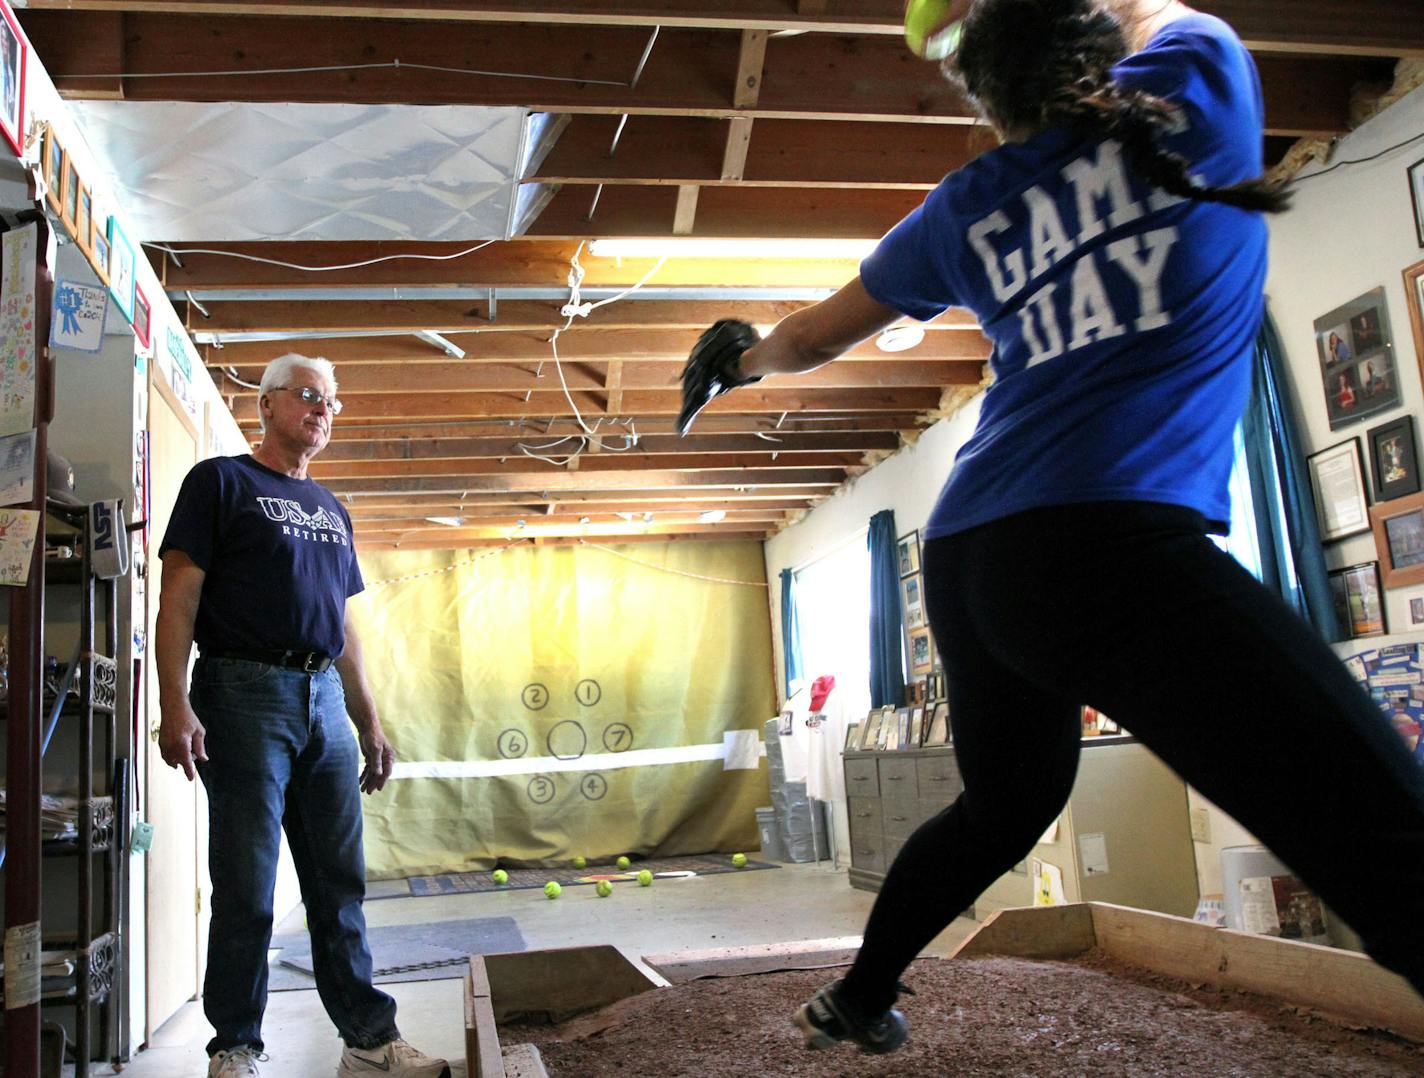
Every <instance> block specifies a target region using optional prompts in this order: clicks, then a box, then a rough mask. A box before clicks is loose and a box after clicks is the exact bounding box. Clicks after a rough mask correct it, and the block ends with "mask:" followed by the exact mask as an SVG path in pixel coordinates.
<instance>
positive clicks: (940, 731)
mask: <svg viewBox="0 0 1424 1078" xmlns="http://www.w3.org/2000/svg"><path fill="white" fill-rule="evenodd" d="M925 744H926V745H927V746H928V745H948V744H949V702H948V701H947V700H941V701H940V702H939V703H937V704H935V705H934V709H933V710H932V711H931V712H930V720H929V725H928V727H927V728H926V730H925Z"/></svg>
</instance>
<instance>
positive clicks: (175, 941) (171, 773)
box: [143, 366, 206, 1040]
mask: <svg viewBox="0 0 1424 1078" xmlns="http://www.w3.org/2000/svg"><path fill="white" fill-rule="evenodd" d="M150 369H152V368H151V366H150ZM162 377H163V376H162V375H161V374H159V375H156V376H154V377H153V379H152V381H151V383H150V385H151V386H153V387H154V388H153V391H151V392H150V394H149V409H148V427H149V460H150V465H149V467H150V483H151V486H150V494H149V505H150V507H151V508H150V519H151V523H150V531H149V537H150V538H149V565H148V580H149V589H148V640H149V642H150V646H149V647H148V648H147V649H146V655H145V659H144V666H145V669H144V697H145V706H146V712H147V719H148V729H149V737H148V739H147V741H146V742H145V748H146V753H145V755H146V758H147V763H146V766H145V769H144V775H145V782H144V789H143V797H144V806H143V807H144V818H145V819H147V820H148V822H149V823H151V824H153V827H154V833H153V847H152V848H151V849H150V850H149V852H148V874H147V880H148V882H147V887H146V891H147V894H146V896H145V897H146V900H147V901H146V904H147V913H146V920H147V925H148V947H147V956H146V959H147V965H148V977H147V985H148V990H147V995H148V1008H147V1010H148V1018H147V1022H146V1023H145V1028H144V1039H145V1040H147V1039H149V1038H150V1037H151V1036H152V1034H153V1031H154V1030H155V1029H157V1028H158V1027H159V1026H161V1025H162V1024H163V1023H164V1022H165V1021H167V1019H168V1018H170V1017H171V1016H172V1015H173V1013H174V1012H175V1011H177V1010H178V1008H179V1007H181V1006H182V1005H183V1004H184V1003H186V1002H187V1001H188V1000H190V999H193V998H195V997H196V996H197V995H198V989H199V984H200V974H199V971H200V968H201V961H202V955H201V952H200V950H199V946H198V941H199V935H200V933H199V917H200V908H199V907H200V902H199V895H200V891H199V877H200V873H199V863H198V848H199V847H198V835H199V833H200V831H206V826H204V827H203V828H199V826H198V812H199V808H200V797H199V790H198V789H197V786H198V783H197V782H192V783H190V782H189V781H188V780H187V778H185V777H184V775H183V773H182V772H181V771H178V770H175V769H173V768H171V767H169V766H168V765H167V764H165V763H164V762H163V758H162V757H161V756H159V754H158V744H157V741H156V737H157V731H158V721H159V710H158V671H157V665H156V663H155V662H154V648H153V646H152V641H153V639H154V619H155V618H156V617H157V614H158V591H159V585H160V582H161V580H162V575H161V573H162V565H161V563H160V562H159V560H158V547H159V544H160V543H161V542H162V541H163V534H164V532H165V531H166V530H167V528H168V519H169V517H170V515H171V514H172V511H173V503H174V501H175V500H176V499H177V497H178V488H179V486H180V485H181V484H182V482H183V477H184V476H185V475H187V474H188V469H190V468H191V467H192V466H193V465H194V464H195V463H197V460H198V433H197V430H196V429H195V428H194V426H193V423H192V421H191V420H190V419H189V418H188V415H187V413H186V412H185V411H183V406H182V405H181V404H179V403H178V402H177V401H176V400H174V399H173V397H172V395H171V393H169V392H167V387H166V386H160V385H159V382H160V380H161V379H162ZM160 390H162V391H160Z"/></svg>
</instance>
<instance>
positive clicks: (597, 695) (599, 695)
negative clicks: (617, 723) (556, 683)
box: [574, 677, 603, 707]
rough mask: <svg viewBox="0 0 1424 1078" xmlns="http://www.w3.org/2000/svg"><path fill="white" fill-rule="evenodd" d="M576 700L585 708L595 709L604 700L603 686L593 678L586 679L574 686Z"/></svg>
mask: <svg viewBox="0 0 1424 1078" xmlns="http://www.w3.org/2000/svg"><path fill="white" fill-rule="evenodd" d="M574 699H575V700H577V701H578V702H579V703H580V704H582V705H583V706H584V707H593V705H594V704H596V703H598V702H599V701H600V700H602V699H603V686H601V685H600V684H599V683H598V682H596V681H594V680H593V678H591V677H586V678H584V679H583V680H582V681H580V682H579V683H578V684H577V685H575V686H574Z"/></svg>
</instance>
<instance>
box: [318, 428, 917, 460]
mask: <svg viewBox="0 0 1424 1078" xmlns="http://www.w3.org/2000/svg"><path fill="white" fill-rule="evenodd" d="M621 433H622V432H621V430H620V429H619V428H616V427H615V428H610V436H611V437H616V436H618V435H619V434H621ZM548 441H549V439H547V438H540V437H537V436H534V435H532V434H530V435H528V436H526V437H524V438H511V437H509V436H508V435H505V436H503V437H496V438H420V439H413V438H402V439H384V440H380V441H370V442H332V443H330V444H329V445H328V446H327V447H326V449H325V450H323V451H322V453H321V455H320V456H319V457H318V458H317V459H316V460H315V461H313V462H312V463H313V464H332V463H336V462H342V461H392V460H439V459H454V458H459V457H509V456H515V457H517V456H520V455H521V450H520V446H529V445H541V444H546V443H547V442H548ZM577 445H578V441H577V440H576V439H575V440H572V441H569V442H566V443H564V444H563V445H562V446H553V447H551V448H550V450H549V451H548V452H549V453H550V454H552V455H557V454H558V453H559V452H560V450H561V449H562V450H563V451H564V452H567V451H568V450H569V449H570V448H573V447H575V446H577ZM899 446H900V439H899V437H898V435H896V434H895V433H894V432H892V431H835V432H831V433H827V434H820V433H793V432H784V433H779V434H777V435H776V436H775V440H773V441H768V440H767V439H765V438H759V437H757V436H756V435H755V434H702V433H700V432H699V433H692V434H688V435H687V437H685V438H679V437H678V436H677V435H675V434H646V435H640V436H639V438H638V445H637V452H638V453H639V454H640V455H642V456H647V455H649V454H653V455H657V454H664V453H765V452H770V451H775V452H778V453H781V454H783V455H784V456H794V455H797V454H800V453H864V452H867V451H869V450H872V449H884V450H893V449H898V448H899Z"/></svg>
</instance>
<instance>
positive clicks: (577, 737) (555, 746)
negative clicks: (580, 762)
mask: <svg viewBox="0 0 1424 1078" xmlns="http://www.w3.org/2000/svg"><path fill="white" fill-rule="evenodd" d="M545 744H546V745H547V746H548V749H549V755H550V756H552V757H554V759H556V760H577V759H578V758H579V757H580V756H582V755H583V754H584V753H585V752H587V751H588V732H587V731H586V730H584V728H583V725H582V724H581V723H577V722H575V721H574V720H573V719H565V720H564V721H563V722H557V723H555V724H554V725H553V727H552V728H551V729H550V730H549V736H548V737H547V738H546V739H545Z"/></svg>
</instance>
